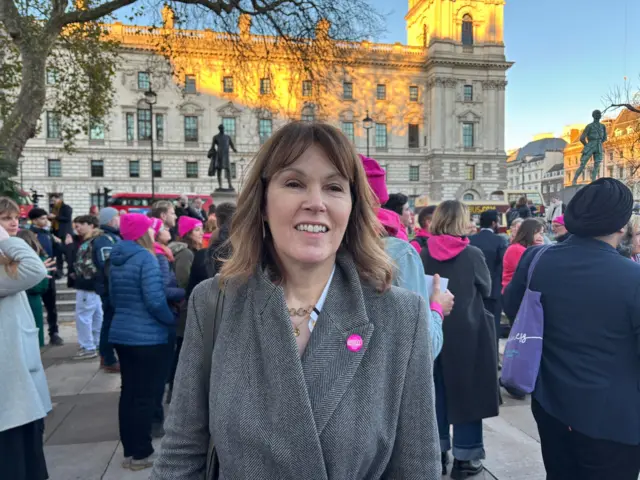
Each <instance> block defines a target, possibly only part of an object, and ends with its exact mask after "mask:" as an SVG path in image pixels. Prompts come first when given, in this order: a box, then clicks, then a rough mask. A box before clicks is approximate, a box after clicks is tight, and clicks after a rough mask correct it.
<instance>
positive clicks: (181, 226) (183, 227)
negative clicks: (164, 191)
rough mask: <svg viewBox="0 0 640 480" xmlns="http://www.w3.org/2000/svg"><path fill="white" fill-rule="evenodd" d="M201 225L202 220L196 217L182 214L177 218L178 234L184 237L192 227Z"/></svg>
mask: <svg viewBox="0 0 640 480" xmlns="http://www.w3.org/2000/svg"><path fill="white" fill-rule="evenodd" d="M198 227H202V222H201V221H200V220H198V219H197V218H191V217H187V216H182V217H180V218H179V219H178V236H179V237H184V236H185V235H186V234H187V233H189V232H190V231H191V230H193V229H194V228H198Z"/></svg>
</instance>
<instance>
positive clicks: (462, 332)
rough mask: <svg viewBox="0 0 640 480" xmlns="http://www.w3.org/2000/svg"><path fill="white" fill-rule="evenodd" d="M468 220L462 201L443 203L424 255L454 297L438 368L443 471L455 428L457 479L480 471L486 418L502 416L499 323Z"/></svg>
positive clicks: (428, 271)
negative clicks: (486, 305) (471, 240)
mask: <svg viewBox="0 0 640 480" xmlns="http://www.w3.org/2000/svg"><path fill="white" fill-rule="evenodd" d="M469 218H470V217H469V210H468V209H467V207H466V206H465V205H464V204H463V203H462V202H458V201H456V200H448V201H445V202H442V203H441V204H440V205H438V208H437V209H436V211H435V213H434V215H433V220H432V222H431V227H430V228H431V233H432V236H431V237H430V238H429V241H428V242H427V245H426V247H425V248H423V249H422V251H421V252H420V257H421V258H422V263H423V265H424V273H425V274H427V275H435V274H436V273H437V274H439V275H440V276H441V277H442V278H447V279H449V285H448V289H449V290H450V291H451V293H453V294H454V295H455V297H456V303H455V305H454V307H453V310H452V311H451V314H450V315H449V316H448V317H447V318H446V320H445V321H444V322H443V324H442V330H443V334H444V344H443V347H442V352H441V353H440V355H439V356H438V358H437V359H436V361H435V364H434V380H435V389H436V415H437V419H438V431H439V433H440V446H441V450H442V468H443V473H446V465H447V463H448V458H447V451H448V450H449V447H450V444H451V439H450V436H449V426H450V425H453V456H454V458H455V460H454V463H453V470H452V472H451V476H452V477H453V478H466V477H465V475H466V476H473V475H478V474H479V473H480V472H482V470H483V466H482V462H481V460H482V459H484V458H485V451H484V442H483V433H482V419H484V418H489V417H495V416H496V415H498V408H499V403H500V396H499V388H498V376H497V375H496V372H497V370H498V355H497V350H496V331H495V324H494V322H493V315H492V314H490V313H489V312H487V311H486V310H485V308H484V302H483V299H484V298H488V297H489V296H490V294H491V275H490V273H489V269H488V268H487V264H486V262H485V259H484V255H483V254H482V251H481V250H480V249H479V248H477V247H474V246H472V245H469V239H468V238H466V237H465V232H466V230H467V227H468V224H469Z"/></svg>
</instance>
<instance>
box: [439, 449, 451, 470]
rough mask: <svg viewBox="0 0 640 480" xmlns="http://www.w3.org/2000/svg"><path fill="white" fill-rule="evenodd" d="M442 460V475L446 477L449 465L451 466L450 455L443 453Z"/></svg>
mask: <svg viewBox="0 0 640 480" xmlns="http://www.w3.org/2000/svg"><path fill="white" fill-rule="evenodd" d="M440 459H441V461H442V475H446V474H447V465H449V454H448V453H447V452H442V453H441V454H440Z"/></svg>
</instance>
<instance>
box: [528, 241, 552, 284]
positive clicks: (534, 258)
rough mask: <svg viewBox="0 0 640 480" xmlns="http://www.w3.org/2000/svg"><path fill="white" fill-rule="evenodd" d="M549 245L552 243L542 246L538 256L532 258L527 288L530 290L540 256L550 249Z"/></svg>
mask: <svg viewBox="0 0 640 480" xmlns="http://www.w3.org/2000/svg"><path fill="white" fill-rule="evenodd" d="M549 247H551V245H545V246H544V247H542V248H541V249H540V250H538V251H537V252H536V256H535V257H533V260H531V264H530V265H529V271H528V272H527V290H529V284H530V283H531V277H532V276H533V271H534V270H535V268H536V265H537V264H538V260H540V257H542V254H543V253H544V252H546V251H547V250H548V249H549Z"/></svg>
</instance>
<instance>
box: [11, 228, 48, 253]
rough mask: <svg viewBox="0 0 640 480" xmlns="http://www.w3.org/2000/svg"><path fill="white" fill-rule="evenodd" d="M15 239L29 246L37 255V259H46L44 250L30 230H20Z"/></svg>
mask: <svg viewBox="0 0 640 480" xmlns="http://www.w3.org/2000/svg"><path fill="white" fill-rule="evenodd" d="M16 237H18V238H21V239H22V240H24V241H25V242H27V245H29V246H30V247H31V248H33V250H34V251H35V252H36V253H37V254H38V256H39V257H47V256H48V255H47V254H46V253H45V251H44V248H42V245H41V244H40V241H39V240H38V236H37V235H36V234H35V233H33V232H32V231H31V230H20V231H19V232H18V233H17V235H16Z"/></svg>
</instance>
